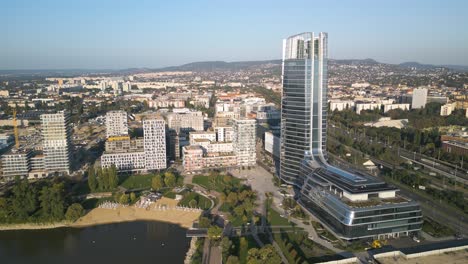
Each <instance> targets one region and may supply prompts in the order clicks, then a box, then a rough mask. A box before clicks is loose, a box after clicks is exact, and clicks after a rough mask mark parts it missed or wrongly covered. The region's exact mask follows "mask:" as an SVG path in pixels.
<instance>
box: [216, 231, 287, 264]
mask: <svg viewBox="0 0 468 264" xmlns="http://www.w3.org/2000/svg"><path fill="white" fill-rule="evenodd" d="M220 247H221V253H222V258H223V263H226V264H240V263H242V262H241V259H240V255H242V254H245V253H241V252H240V251H241V250H247V248H248V247H249V245H248V242H247V240H246V239H245V237H241V239H240V245H239V246H236V245H234V243H233V242H232V241H231V240H230V239H229V238H228V237H223V239H222V240H221V242H220ZM244 256H245V255H244ZM245 262H246V263H248V264H280V263H282V260H281V256H280V255H279V254H278V252H276V249H275V247H274V246H273V245H271V244H267V245H265V246H263V247H261V248H250V249H249V250H248V251H247V257H246V259H245Z"/></svg>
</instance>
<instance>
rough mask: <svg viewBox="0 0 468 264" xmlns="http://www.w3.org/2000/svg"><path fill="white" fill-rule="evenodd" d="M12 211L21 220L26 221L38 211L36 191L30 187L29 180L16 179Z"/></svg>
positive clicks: (13, 189)
mask: <svg viewBox="0 0 468 264" xmlns="http://www.w3.org/2000/svg"><path fill="white" fill-rule="evenodd" d="M12 193H13V197H12V198H11V210H12V212H13V215H14V216H16V217H17V218H19V219H26V218H27V217H28V216H29V215H30V214H32V213H33V212H34V211H36V209H37V197H36V190H35V189H34V188H33V187H32V186H31V185H29V182H28V180H20V179H19V177H17V178H16V182H15V185H14V186H13V188H12Z"/></svg>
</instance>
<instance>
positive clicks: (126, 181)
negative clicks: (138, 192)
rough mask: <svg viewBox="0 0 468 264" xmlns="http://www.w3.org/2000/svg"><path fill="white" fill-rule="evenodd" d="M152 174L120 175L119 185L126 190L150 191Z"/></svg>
mask: <svg viewBox="0 0 468 264" xmlns="http://www.w3.org/2000/svg"><path fill="white" fill-rule="evenodd" d="M154 176H155V175H154V174H134V175H122V176H120V177H119V185H120V186H122V187H124V188H126V189H150V188H151V179H152V178H153V177H154Z"/></svg>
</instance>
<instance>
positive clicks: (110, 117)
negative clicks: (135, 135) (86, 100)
mask: <svg viewBox="0 0 468 264" xmlns="http://www.w3.org/2000/svg"><path fill="white" fill-rule="evenodd" d="M106 136H107V137H108V138H110V137H118V136H128V120H127V113H126V112H125V111H121V110H118V111H109V112H107V114H106Z"/></svg>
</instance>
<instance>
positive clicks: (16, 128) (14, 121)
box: [13, 109, 19, 150]
mask: <svg viewBox="0 0 468 264" xmlns="http://www.w3.org/2000/svg"><path fill="white" fill-rule="evenodd" d="M13 131H14V133H15V147H16V149H17V150H18V149H19V136H18V124H17V122H16V109H13Z"/></svg>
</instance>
